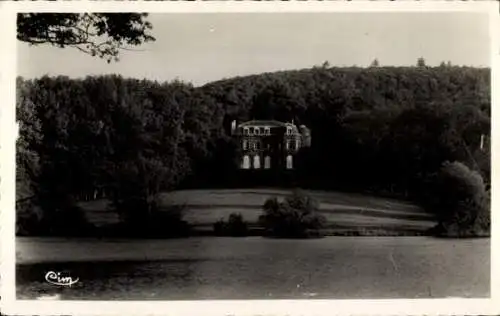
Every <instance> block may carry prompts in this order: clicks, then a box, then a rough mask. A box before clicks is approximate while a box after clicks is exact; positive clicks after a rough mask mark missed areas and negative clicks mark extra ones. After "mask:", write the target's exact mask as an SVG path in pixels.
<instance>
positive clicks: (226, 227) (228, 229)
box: [214, 213, 248, 237]
mask: <svg viewBox="0 0 500 316" xmlns="http://www.w3.org/2000/svg"><path fill="white" fill-rule="evenodd" d="M214 232H215V235H217V236H232V237H242V236H248V224H247V222H246V221H244V220H243V216H242V215H241V214H236V213H231V214H230V215H229V219H228V221H227V222H226V221H224V219H220V220H219V221H217V222H216V223H214Z"/></svg>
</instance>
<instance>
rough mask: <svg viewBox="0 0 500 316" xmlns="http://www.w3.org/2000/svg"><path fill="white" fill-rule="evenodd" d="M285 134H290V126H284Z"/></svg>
mask: <svg viewBox="0 0 500 316" xmlns="http://www.w3.org/2000/svg"><path fill="white" fill-rule="evenodd" d="M286 134H287V135H292V128H291V127H290V126H287V127H286Z"/></svg>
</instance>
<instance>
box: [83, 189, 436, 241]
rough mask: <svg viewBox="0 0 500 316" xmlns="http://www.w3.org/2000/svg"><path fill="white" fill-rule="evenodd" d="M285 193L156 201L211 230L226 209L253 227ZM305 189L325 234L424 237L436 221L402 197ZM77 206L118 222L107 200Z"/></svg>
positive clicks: (170, 196) (190, 195) (206, 194)
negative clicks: (317, 209) (179, 209)
mask: <svg viewBox="0 0 500 316" xmlns="http://www.w3.org/2000/svg"><path fill="white" fill-rule="evenodd" d="M289 193H290V191H287V190H280V189H225V190H220V189H217V190H182V191H173V192H168V193H163V194H162V195H161V200H162V203H164V204H165V205H184V206H185V207H186V212H185V217H184V219H185V220H186V221H188V222H189V224H191V225H192V227H193V229H194V231H198V232H210V231H212V225H213V224H214V223H215V222H216V221H217V220H219V219H227V218H228V217H229V214H231V213H240V214H241V215H243V218H244V220H246V221H247V222H248V223H249V224H250V225H253V226H255V225H257V220H258V217H259V215H261V214H262V205H263V204H264V202H265V200H266V199H268V198H269V197H278V198H284V197H285V196H286V195H287V194H289ZM306 193H308V194H310V195H311V196H312V197H313V198H315V199H316V200H317V201H318V202H319V204H320V205H319V207H320V212H321V213H322V214H323V215H324V216H325V217H326V218H327V221H328V223H327V232H326V234H329V235H425V234H427V231H428V230H429V228H431V227H433V226H434V225H435V224H436V221H435V219H434V217H433V216H432V215H431V214H429V213H426V212H425V211H424V210H422V209H421V208H419V207H418V206H416V205H413V204H411V203H408V202H405V201H398V200H392V199H387V198H380V197H373V196H368V195H361V194H352V193H339V192H324V191H306ZM81 206H82V207H83V209H84V210H85V212H86V215H87V218H88V219H89V221H91V222H92V223H93V224H95V225H97V226H102V225H106V224H113V223H116V222H117V221H118V220H119V218H118V216H117V214H115V213H113V212H111V211H109V210H107V206H108V201H106V200H98V201H90V202H83V203H81Z"/></svg>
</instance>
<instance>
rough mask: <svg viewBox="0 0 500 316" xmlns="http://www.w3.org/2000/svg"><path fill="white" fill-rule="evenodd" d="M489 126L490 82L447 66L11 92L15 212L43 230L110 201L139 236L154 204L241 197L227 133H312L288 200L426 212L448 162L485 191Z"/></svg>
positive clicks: (23, 84)
mask: <svg viewBox="0 0 500 316" xmlns="http://www.w3.org/2000/svg"><path fill="white" fill-rule="evenodd" d="M490 117H491V114H490V70H489V69H486V68H484V69H478V68H470V67H457V66H450V65H442V66H440V67H426V66H419V67H375V66H374V67H369V68H359V67H351V68H336V67H332V68H330V67H329V66H324V67H314V68H311V69H302V70H295V71H283V72H276V73H265V74H260V75H252V76H246V77H237V78H231V79H225V80H221V81H217V82H212V83H209V84H206V85H204V86H201V87H193V86H192V85H191V84H188V83H183V82H178V81H174V82H168V83H158V82H152V81H148V80H135V79H126V78H122V77H120V76H100V77H87V78H84V79H69V78H67V77H54V78H51V77H43V78H40V79H36V80H25V79H23V78H18V81H17V119H18V121H19V124H20V137H19V139H18V145H17V165H18V172H17V178H18V179H17V196H18V202H19V203H23V202H24V201H28V200H29V201H30V203H29V205H33V204H34V205H38V206H39V209H41V210H42V211H41V212H42V213H41V214H38V215H37V216H38V219H39V220H40V221H42V222H44V221H45V222H47V223H53V222H54V221H58V220H61V219H60V218H65V216H66V215H67V214H68V213H70V212H71V210H72V209H74V207H75V204H76V202H77V201H79V200H85V199H97V198H102V197H106V198H110V199H111V200H112V201H113V205H114V211H117V212H119V213H120V214H122V215H123V218H124V220H125V221H131V222H132V221H135V222H137V219H140V218H142V217H144V216H146V215H147V214H149V213H150V212H154V210H155V207H156V206H155V205H156V204H155V198H156V196H157V194H158V193H159V192H162V191H165V190H173V189H177V188H192V187H207V186H221V187H224V186H232V187H234V186H245V185H248V183H245V181H243V180H242V178H239V175H238V173H237V172H236V170H237V165H238V162H237V161H236V157H237V151H238V146H236V144H235V142H234V140H233V139H232V138H231V137H230V135H229V127H230V122H231V121H232V120H238V121H244V120H249V119H277V120H281V121H291V120H292V119H293V120H294V121H295V122H297V123H298V124H305V125H307V126H308V127H309V128H310V130H311V132H312V146H311V147H310V148H307V149H304V150H302V151H301V152H300V153H299V157H298V158H299V160H298V163H297V168H296V172H295V174H294V175H293V184H294V185H295V186H297V187H303V188H315V189H324V190H349V191H355V192H371V193H373V194H389V195H393V196H399V197H404V198H407V199H414V200H416V201H427V200H428V199H429V196H430V195H432V193H433V192H431V191H430V190H431V189H430V188H432V187H433V186H432V185H430V184H431V183H436V175H437V174H438V173H439V171H440V170H441V169H442V168H443V164H445V163H448V162H459V163H460V164H462V165H463V166H464V168H465V169H463V168H462V169H460V168H461V167H460V168H458V169H457V168H455V169H453V170H455V171H456V170H458V171H456V172H469V171H470V172H473V173H474V175H478V176H479V178H480V179H481V182H482V184H483V185H484V186H485V187H487V186H488V185H489V181H490V149H489V138H490V124H491V119H490ZM464 170H465V171H464ZM455 171H453V172H455ZM289 180H290V179H287V181H289ZM426 199H427V200H426ZM425 203H426V202H423V204H425ZM29 209H31V208H30V207H26V212H23V213H22V214H25V213H28V214H30V211H29ZM430 209H433V208H432V207H431V208H430ZM25 216H28V215H25ZM29 216H31V215H29ZM47 225H48V224H47ZM48 226H50V225H48ZM48 226H47V227H48Z"/></svg>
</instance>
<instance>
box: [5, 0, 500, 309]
mask: <svg viewBox="0 0 500 316" xmlns="http://www.w3.org/2000/svg"><path fill="white" fill-rule="evenodd" d="M120 5H123V4H120ZM423 5H424V4H422V6H423ZM450 5H451V4H450ZM109 6H111V5H108V7H109ZM231 6H232V8H233V9H232V10H217V8H219V7H221V6H219V7H217V5H216V4H214V5H213V6H209V5H206V6H205V7H204V8H205V10H200V11H196V9H193V10H189V11H188V10H184V11H183V10H179V11H175V10H172V11H169V10H168V8H169V7H168V6H159V5H158V6H157V7H158V8H160V9H157V10H152V9H150V8H152V7H153V6H152V5H151V6H148V7H144V8H145V9H146V8H148V9H150V10H143V11H142V10H141V7H140V6H137V5H135V6H133V7H132V6H129V7H126V6H125V9H123V11H116V8H118V6H114V8H115V9H114V10H104V9H102V8H103V7H99V5H98V4H95V5H94V7H93V6H92V5H89V8H91V9H89V10H86V11H82V10H75V11H68V9H67V6H66V7H65V9H64V10H59V11H58V10H57V6H55V7H54V8H56V9H54V10H52V9H50V10H40V11H35V10H33V11H30V10H27V8H28V9H29V6H25V7H22V8H23V9H22V10H17V11H16V10H13V13H12V14H14V15H15V21H16V22H15V23H16V27H15V29H16V31H15V35H16V38H15V39H12V43H13V47H14V50H15V64H14V65H13V66H12V68H13V69H16V70H15V74H13V75H12V78H13V79H12V80H13V81H12V84H13V85H12V86H11V88H10V89H11V90H12V93H13V95H15V98H14V97H13V98H12V100H13V101H15V104H9V103H6V105H7V106H11V112H12V113H13V115H12V118H14V117H15V118H14V121H13V122H12V125H13V126H15V127H16V129H17V138H16V137H15V135H14V134H13V135H11V136H10V138H11V139H12V140H11V141H12V144H13V145H12V146H11V147H12V148H13V149H14V152H12V153H10V152H7V150H6V149H8V148H10V147H8V146H7V147H4V146H3V145H2V147H4V148H2V155H4V154H7V155H9V157H11V158H9V159H11V160H12V168H14V169H12V170H13V171H12V174H13V175H14V174H15V176H14V177H13V179H12V183H11V184H10V186H11V189H12V190H13V193H12V197H13V202H14V203H12V204H13V205H11V206H10V209H4V210H2V211H5V212H11V213H12V214H13V215H12V217H13V218H12V221H11V222H12V225H14V226H13V228H12V233H13V235H15V236H12V240H13V241H12V244H13V245H14V246H15V248H13V249H12V252H11V253H10V254H11V255H12V260H13V268H12V271H14V272H15V277H11V278H9V280H10V279H12V280H13V281H14V285H12V292H13V293H14V294H13V297H14V300H15V301H16V302H17V304H18V305H16V306H20V305H22V304H28V303H33V304H37V303H39V304H49V302H50V304H58V303H63V302H75V301H79V302H88V304H89V305H90V304H92V303H93V302H96V301H97V302H96V303H98V302H107V303H110V302H111V303H112V302H118V301H119V302H123V301H126V302H137V301H141V302H144V301H146V302H149V303H151V304H154V303H155V302H171V301H175V302H183V301H186V302H187V301H190V302H191V301H202V302H211V301H216V302H219V303H220V302H224V301H228V302H229V301H247V302H252V301H255V302H262V301H265V302H271V303H272V302H280V301H281V302H284V301H290V302H292V301H293V303H294V304H299V303H300V302H304V303H305V304H307V302H318V301H322V302H336V301H338V302H342V301H345V300H355V301H359V302H361V303H362V302H363V301H366V300H375V301H376V300H403V301H404V300H415V301H416V302H418V300H423V301H426V300H435V299H439V300H441V301H440V302H441V304H444V305H446V304H450V305H451V306H449V307H450V308H458V307H457V305H456V303H447V299H451V301H450V302H455V301H454V299H459V300H458V301H459V302H460V301H464V302H467V300H469V299H471V300H474V299H479V300H483V301H484V302H485V305H484V306H489V305H488V304H491V300H492V298H493V291H494V289H493V285H494V283H493V277H492V272H491V271H492V255H493V253H492V247H491V232H492V231H493V229H492V226H491V223H492V211H491V210H492V206H491V205H492V203H491V201H492V191H491V188H492V187H494V186H492V182H493V178H492V172H491V171H492V165H491V163H492V159H491V155H492V150H493V149H492V148H493V147H492V144H493V143H494V141H493V140H492V120H491V117H492V108H493V107H492V92H493V90H494V89H493V85H492V83H493V82H494V81H493V79H494V76H493V75H492V72H493V66H494V62H493V60H494V59H495V58H496V56H493V53H492V52H495V51H498V49H495V47H493V46H492V45H493V44H492V43H496V40H493V39H492V38H493V37H494V36H498V34H497V33H495V32H494V31H493V29H492V25H494V23H493V21H492V19H493V18H494V17H496V15H498V8H497V11H496V15H495V14H492V13H491V9H492V8H493V9H495V6H491V5H490V6H488V5H485V6H481V5H479V6H476V7H474V8H472V6H470V5H469V7H470V8H471V10H465V9H463V8H465V6H462V7H461V8H462V9H460V10H452V9H450V10H446V9H443V6H441V7H440V8H441V9H440V10H435V11H433V10H431V9H430V8H431V6H429V5H427V10H416V9H412V10H394V8H404V5H401V4H399V5H396V4H394V5H393V6H392V7H388V9H387V10H386V11H384V10H374V11H370V10H368V9H365V10H341V11H339V10H334V9H332V8H334V7H333V6H331V5H330V6H326V5H325V9H318V8H321V7H319V6H315V8H317V9H315V10H309V11H308V10H306V7H305V6H304V10H291V11H287V10H286V7H285V6H281V7H280V8H282V10H276V11H273V10H269V9H266V10H264V11H259V10H255V11H252V10H248V8H249V7H248V6H245V7H242V6H240V7H239V6H238V4H237V3H235V4H233V5H231ZM13 7H14V5H13V6H12V7H11V8H13ZM256 7H258V6H257V5H256ZM353 7H354V6H353ZM357 7H359V6H357ZM92 8H93V9H92ZM131 8H133V9H131ZM138 8H139V9H138ZM206 8H209V9H208V10H207V9H206ZM210 8H213V9H210ZM240 8H241V9H240ZM244 8H247V9H244ZM266 8H269V6H268V7H266ZM327 8H330V9H327ZM450 8H453V6H450ZM481 8H483V9H481ZM120 10H121V9H120ZM14 11H15V12H14ZM493 11H494V10H493ZM14 90H15V91H14ZM2 107H3V106H2ZM5 113H6V112H4V114H5ZM3 122H4V121H3ZM14 124H15V125H14ZM6 127H7V125H3V126H2V133H4V136H7V135H6V134H5V133H6V129H5V128H6ZM4 130H5V132H4ZM5 138H7V137H5ZM5 138H3V139H5ZM14 142H15V144H14ZM5 144H6V143H5ZM2 167H3V168H2V169H3V171H2V172H8V171H9V170H6V169H9V168H11V167H8V168H6V166H5V165H4V166H2ZM14 170H15V171H14ZM14 181H15V183H14ZM2 185H4V181H2ZM5 188H6V186H3V189H5ZM2 195H3V196H4V194H2ZM7 196H8V195H7ZM4 202H5V200H4ZM2 205H3V206H5V205H6V204H5V203H4V204H2ZM5 218H6V217H5V216H4V217H3V220H5ZM11 222H5V221H4V222H2V225H9V224H10V223H11ZM5 223H7V224H5ZM9 251H10V250H9V249H8V248H5V247H3V250H2V252H4V253H3V255H4V257H3V258H5V256H6V253H7V252H9ZM5 282H7V281H6V279H5V278H4V276H2V283H3V284H2V286H3V287H4V292H3V293H6V292H5V291H7V290H5V287H6V285H5ZM23 302H25V303H23ZM489 302H490V303H489ZM453 304H455V305H454V306H453ZM444 305H443V306H444ZM33 306H36V305H33ZM45 306H49V305H45ZM54 306H56V305H54ZM111 306H112V305H111ZM124 306H125V305H124ZM289 306H292V305H289ZM304 306H305V305H304ZM331 306H335V305H331ZM285 308H286V307H285ZM485 308H487V307H485ZM284 310H286V309H284ZM129 311H130V310H129ZM228 312H230V311H228ZM289 312H290V313H289V314H291V313H292V314H293V312H294V310H290V311H289ZM330 312H332V310H330ZM370 312H373V311H368V313H370ZM411 312H412V311H411V310H408V313H406V314H410V313H411ZM464 313H465V312H464ZM456 314H460V310H459V309H457V313H456Z"/></svg>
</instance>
